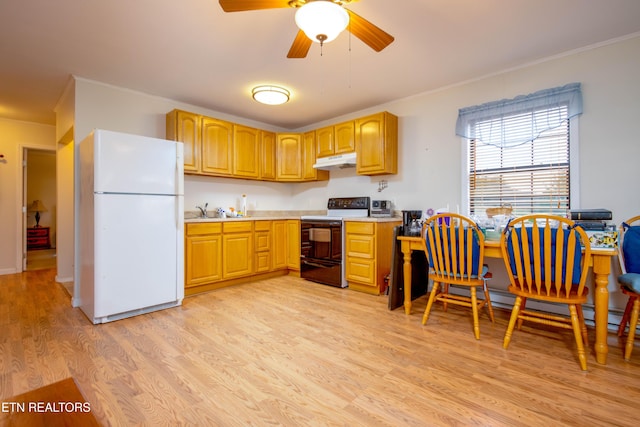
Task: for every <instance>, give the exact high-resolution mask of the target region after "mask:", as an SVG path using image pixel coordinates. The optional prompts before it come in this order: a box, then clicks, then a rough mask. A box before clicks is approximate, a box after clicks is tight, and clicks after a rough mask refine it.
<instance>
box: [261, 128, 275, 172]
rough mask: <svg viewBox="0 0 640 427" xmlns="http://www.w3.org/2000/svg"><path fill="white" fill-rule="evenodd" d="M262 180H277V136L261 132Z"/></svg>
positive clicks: (272, 133)
mask: <svg viewBox="0 0 640 427" xmlns="http://www.w3.org/2000/svg"><path fill="white" fill-rule="evenodd" d="M260 179H265V180H273V179H276V134H275V133H274V132H267V131H261V132H260Z"/></svg>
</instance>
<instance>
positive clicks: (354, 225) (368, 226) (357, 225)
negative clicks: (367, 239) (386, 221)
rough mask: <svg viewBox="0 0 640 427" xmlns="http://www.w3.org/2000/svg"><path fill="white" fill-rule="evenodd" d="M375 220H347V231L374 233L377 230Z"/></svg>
mask: <svg viewBox="0 0 640 427" xmlns="http://www.w3.org/2000/svg"><path fill="white" fill-rule="evenodd" d="M375 226H376V225H375V224H374V223H373V222H347V228H346V230H347V233H356V234H373V233H374V231H375Z"/></svg>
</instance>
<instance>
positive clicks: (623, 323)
mask: <svg viewBox="0 0 640 427" xmlns="http://www.w3.org/2000/svg"><path fill="white" fill-rule="evenodd" d="M635 299H637V298H634V297H632V296H630V297H629V299H628V300H627V306H626V307H625V308H624V314H623V315H622V320H621V321H620V326H618V336H619V337H621V336H623V335H624V330H625V328H626V327H627V323H628V322H629V315H630V314H631V310H632V308H633V300H635Z"/></svg>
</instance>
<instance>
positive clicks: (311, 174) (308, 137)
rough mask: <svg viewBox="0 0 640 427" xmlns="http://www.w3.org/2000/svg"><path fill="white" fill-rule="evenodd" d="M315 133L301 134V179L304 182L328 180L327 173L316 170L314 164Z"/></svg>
mask: <svg viewBox="0 0 640 427" xmlns="http://www.w3.org/2000/svg"><path fill="white" fill-rule="evenodd" d="M316 135H317V134H316V132H315V131H310V132H306V133H304V134H302V179H303V180H304V181H325V180H327V179H329V172H328V171H325V170H317V169H315V168H314V167H313V165H314V164H315V163H316Z"/></svg>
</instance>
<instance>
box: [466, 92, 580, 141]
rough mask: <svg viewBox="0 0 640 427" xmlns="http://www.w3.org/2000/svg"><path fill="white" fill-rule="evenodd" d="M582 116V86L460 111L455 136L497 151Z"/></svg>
mask: <svg viewBox="0 0 640 427" xmlns="http://www.w3.org/2000/svg"><path fill="white" fill-rule="evenodd" d="M579 114H582V91H581V87H580V83H570V84H567V85H565V86H561V87H556V88H552V89H545V90H541V91H538V92H535V93H532V94H529V95H520V96H517V97H515V98H513V99H503V100H501V101H493V102H488V103H485V104H481V105H476V106H473V107H466V108H461V109H460V110H459V111H458V121H457V123H456V135H459V136H462V137H464V138H467V139H475V140H478V141H481V142H482V143H484V144H489V145H494V146H497V147H502V148H505V147H509V146H516V145H521V144H524V143H526V142H529V141H533V140H535V139H536V138H537V137H538V136H539V135H540V134H541V133H543V132H545V131H547V130H550V129H553V128H556V127H558V126H560V125H562V124H563V123H564V124H566V122H567V121H568V120H570V119H571V118H573V117H575V116H577V115H579Z"/></svg>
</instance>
